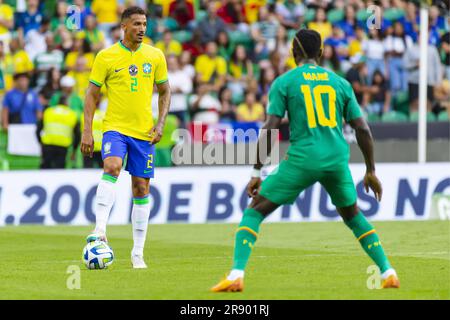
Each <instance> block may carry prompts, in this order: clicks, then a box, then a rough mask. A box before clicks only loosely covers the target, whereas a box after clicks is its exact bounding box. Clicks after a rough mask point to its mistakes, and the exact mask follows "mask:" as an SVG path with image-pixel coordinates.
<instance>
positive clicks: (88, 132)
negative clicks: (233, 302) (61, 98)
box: [81, 51, 108, 158]
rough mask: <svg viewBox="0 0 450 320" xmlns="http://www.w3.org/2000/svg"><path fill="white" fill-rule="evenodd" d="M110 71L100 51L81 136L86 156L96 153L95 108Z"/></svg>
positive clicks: (86, 100)
mask: <svg viewBox="0 0 450 320" xmlns="http://www.w3.org/2000/svg"><path fill="white" fill-rule="evenodd" d="M107 73H108V66H107V63H106V61H105V59H104V55H103V52H102V51H100V52H99V53H98V55H97V56H96V57H95V60H94V65H93V66H92V71H91V75H90V77H89V86H88V89H87V92H86V98H85V101H84V130H83V133H82V136H81V152H82V153H83V155H85V156H90V157H91V158H92V156H93V153H94V135H93V133H92V120H93V119H94V113H95V109H96V107H97V104H98V103H99V101H100V89H101V87H102V85H103V83H104V82H105V79H106V75H107Z"/></svg>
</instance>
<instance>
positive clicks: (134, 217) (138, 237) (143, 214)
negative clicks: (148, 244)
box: [131, 195, 150, 256]
mask: <svg viewBox="0 0 450 320" xmlns="http://www.w3.org/2000/svg"><path fill="white" fill-rule="evenodd" d="M149 216H150V198H149V195H146V196H145V197H142V198H136V197H135V198H133V210H132V211H131V222H132V224H133V241H134V246H133V250H132V251H131V254H132V255H137V256H143V255H144V245H145V238H146V236H147V227H148V217H149Z"/></svg>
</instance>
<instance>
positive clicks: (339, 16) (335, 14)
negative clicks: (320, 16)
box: [327, 9, 345, 24]
mask: <svg viewBox="0 0 450 320" xmlns="http://www.w3.org/2000/svg"><path fill="white" fill-rule="evenodd" d="M344 17H345V13H344V10H341V9H332V10H330V11H329V12H328V14H327V19H328V21H329V22H330V23H332V24H334V23H337V22H341V21H342V20H344Z"/></svg>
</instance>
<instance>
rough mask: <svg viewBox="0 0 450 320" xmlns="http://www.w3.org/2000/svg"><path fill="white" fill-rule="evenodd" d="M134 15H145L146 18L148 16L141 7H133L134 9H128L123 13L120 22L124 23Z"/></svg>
mask: <svg viewBox="0 0 450 320" xmlns="http://www.w3.org/2000/svg"><path fill="white" fill-rule="evenodd" d="M133 14H143V15H144V16H145V15H146V13H145V11H144V9H142V8H141V7H137V6H133V7H129V8H126V9H125V10H124V11H123V12H122V17H121V19H120V20H121V21H124V20H126V19H128V18H129V17H131V16H132V15H133Z"/></svg>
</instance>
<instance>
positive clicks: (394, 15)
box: [383, 8, 405, 21]
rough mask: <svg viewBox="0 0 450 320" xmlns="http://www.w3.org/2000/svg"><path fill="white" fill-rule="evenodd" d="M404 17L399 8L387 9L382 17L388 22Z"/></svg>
mask: <svg viewBox="0 0 450 320" xmlns="http://www.w3.org/2000/svg"><path fill="white" fill-rule="evenodd" d="M404 15H405V11H403V10H402V9H399V8H389V9H387V10H385V11H384V13H383V17H384V18H385V19H387V20H389V21H396V20H398V19H400V18H401V17H403V16H404Z"/></svg>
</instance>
